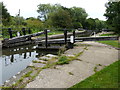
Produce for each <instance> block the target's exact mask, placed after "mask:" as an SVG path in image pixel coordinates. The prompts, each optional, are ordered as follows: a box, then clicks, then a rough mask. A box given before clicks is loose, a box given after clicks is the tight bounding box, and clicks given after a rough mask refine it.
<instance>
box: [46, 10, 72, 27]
mask: <svg viewBox="0 0 120 90" xmlns="http://www.w3.org/2000/svg"><path fill="white" fill-rule="evenodd" d="M48 20H49V22H51V24H52V26H54V27H56V28H70V27H71V26H72V19H71V18H70V14H69V12H67V11H65V10H63V9H59V10H58V11H56V12H54V13H51V14H50V15H49V19H48Z"/></svg>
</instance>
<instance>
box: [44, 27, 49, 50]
mask: <svg viewBox="0 0 120 90" xmlns="http://www.w3.org/2000/svg"><path fill="white" fill-rule="evenodd" d="M44 32H45V47H46V48H47V44H48V42H47V39H48V36H47V29H45V30H44Z"/></svg>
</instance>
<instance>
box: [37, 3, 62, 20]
mask: <svg viewBox="0 0 120 90" xmlns="http://www.w3.org/2000/svg"><path fill="white" fill-rule="evenodd" d="M60 7H61V5H59V4H55V5H51V4H39V5H38V10H37V12H38V13H39V14H40V15H39V16H38V17H39V18H40V19H41V20H44V21H45V20H46V19H47V18H48V15H49V13H51V12H55V11H57V10H58V9H59V8H60Z"/></svg>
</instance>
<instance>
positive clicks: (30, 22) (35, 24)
mask: <svg viewBox="0 0 120 90" xmlns="http://www.w3.org/2000/svg"><path fill="white" fill-rule="evenodd" d="M25 22H26V24H27V27H29V28H32V29H33V30H34V31H39V30H40V29H42V28H43V23H42V21H40V20H39V19H36V18H33V17H30V18H27V19H26V21H25Z"/></svg>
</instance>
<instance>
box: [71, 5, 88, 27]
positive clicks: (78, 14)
mask: <svg viewBox="0 0 120 90" xmlns="http://www.w3.org/2000/svg"><path fill="white" fill-rule="evenodd" d="M69 13H70V15H71V18H72V22H73V28H79V27H81V28H82V26H83V25H84V23H85V20H86V18H87V16H88V14H87V13H86V11H85V9H83V8H80V7H72V8H70V10H69ZM76 26H77V27H76Z"/></svg>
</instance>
